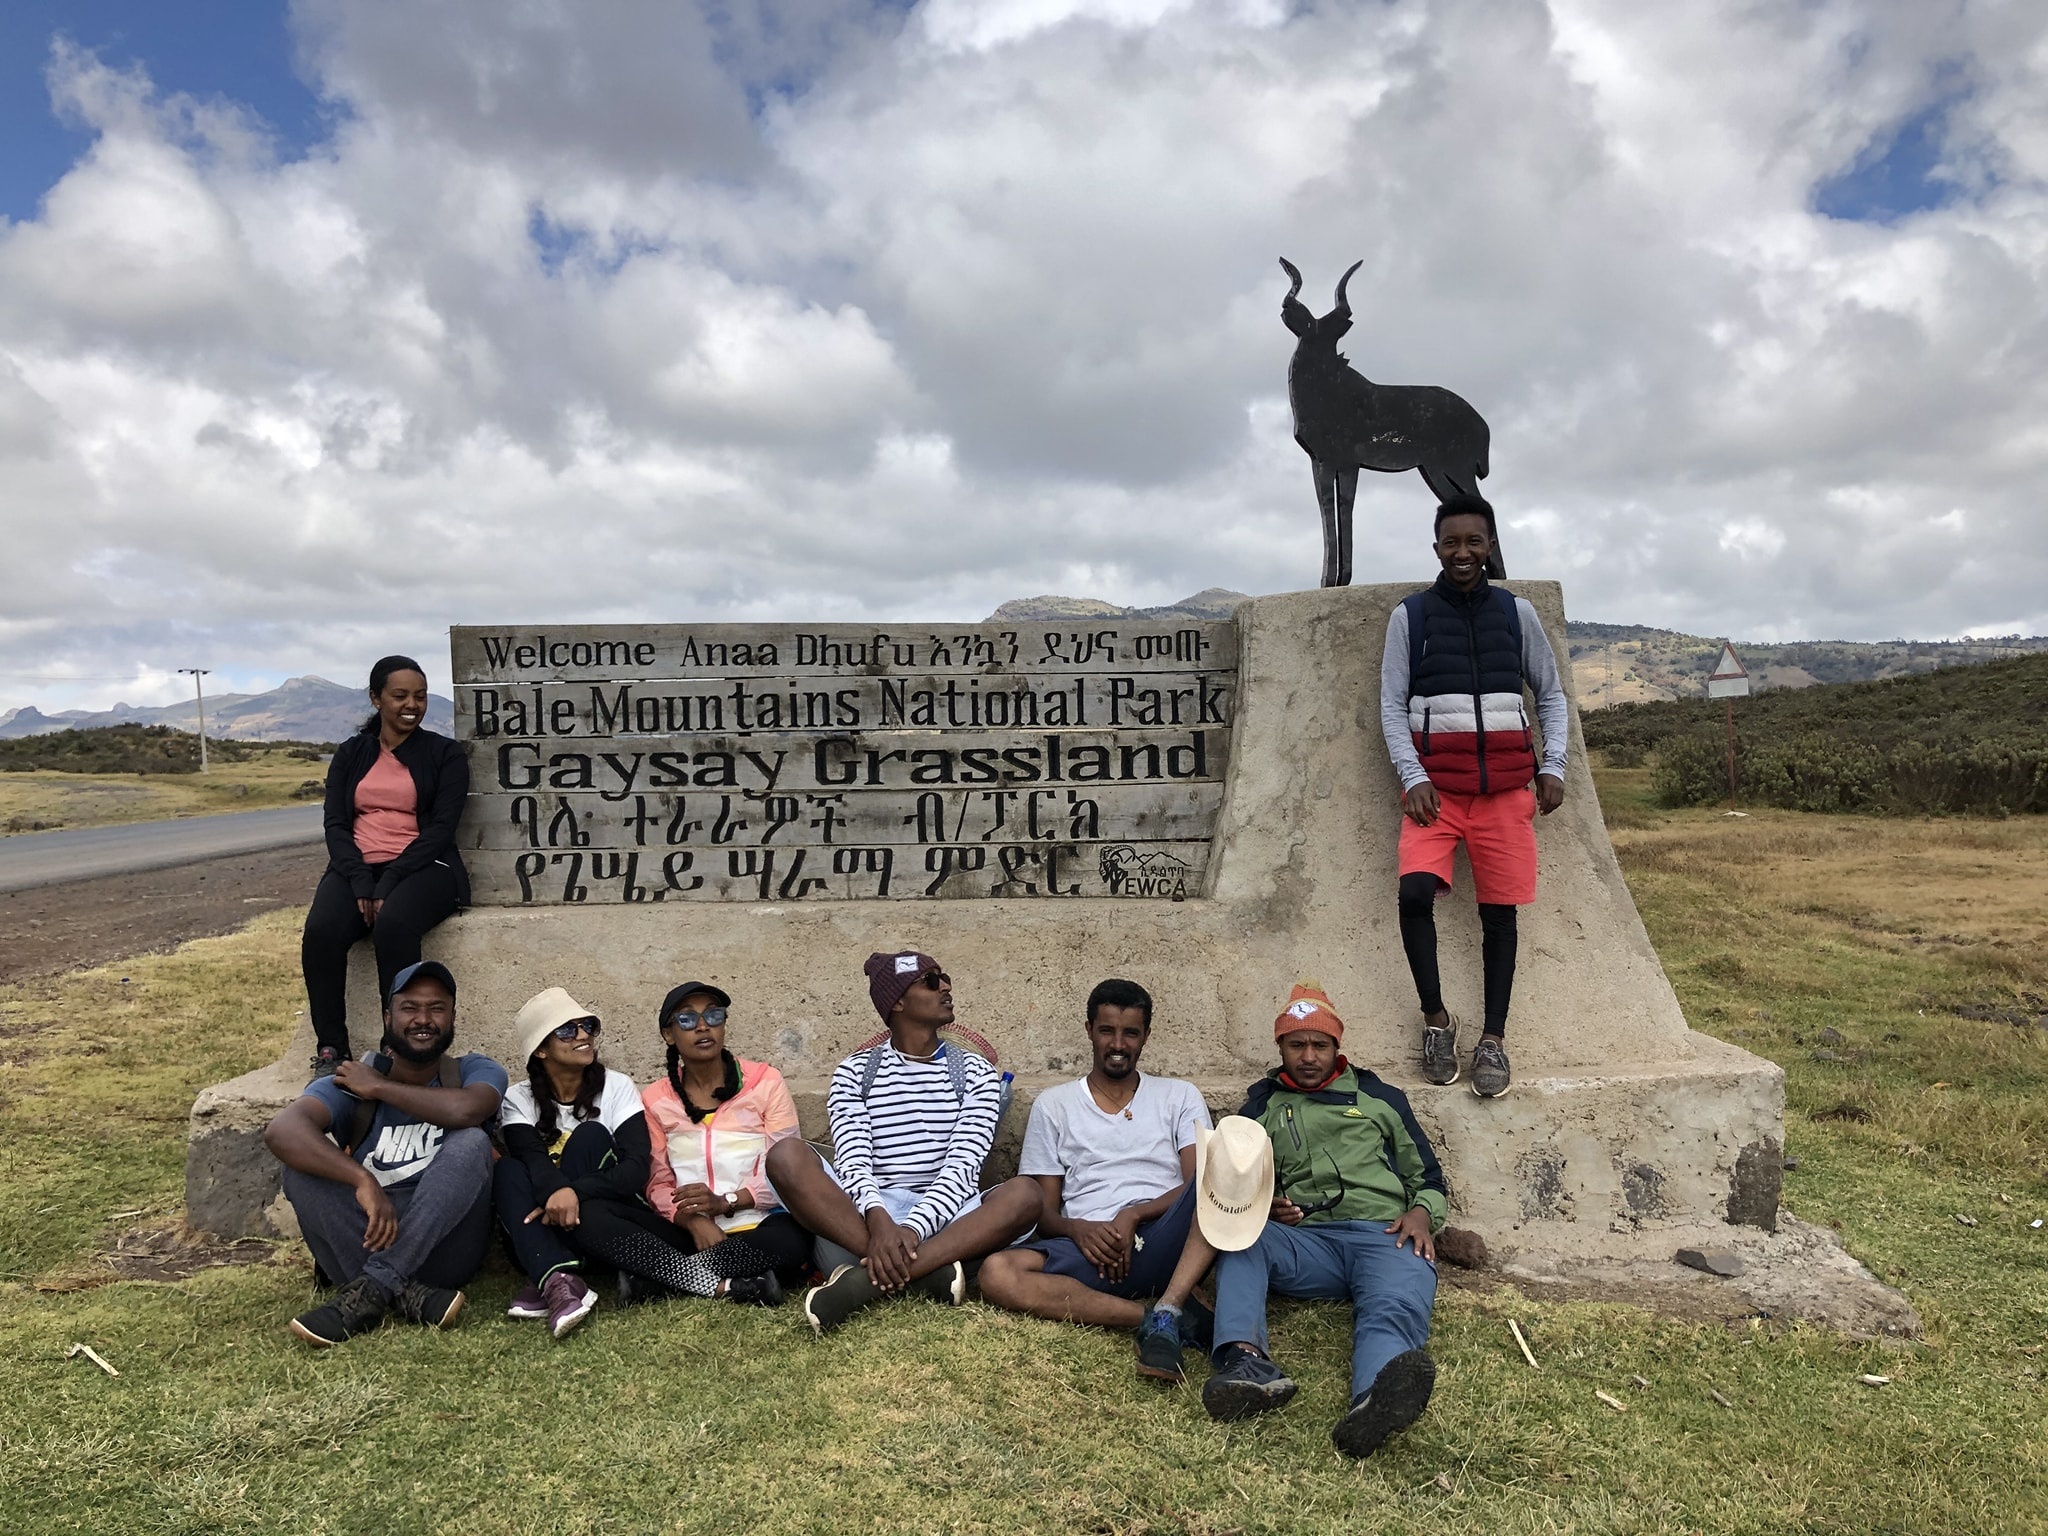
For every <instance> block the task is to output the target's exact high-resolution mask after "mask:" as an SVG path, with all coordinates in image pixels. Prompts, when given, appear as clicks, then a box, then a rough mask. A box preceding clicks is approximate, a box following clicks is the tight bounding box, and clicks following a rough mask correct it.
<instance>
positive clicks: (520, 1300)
mask: <svg viewBox="0 0 2048 1536" xmlns="http://www.w3.org/2000/svg"><path fill="white" fill-rule="evenodd" d="M505 1315H506V1316H507V1317H516V1318H518V1319H519V1320H520V1321H521V1322H523V1323H537V1322H539V1321H540V1320H541V1319H542V1318H544V1317H546V1316H547V1315H548V1299H547V1297H545V1296H543V1295H542V1294H541V1293H540V1287H539V1286H537V1285H529V1286H528V1287H527V1288H526V1289H525V1290H523V1291H521V1292H520V1293H519V1294H518V1295H517V1296H514V1297H513V1298H512V1305H511V1306H509V1307H507V1308H506V1309H505Z"/></svg>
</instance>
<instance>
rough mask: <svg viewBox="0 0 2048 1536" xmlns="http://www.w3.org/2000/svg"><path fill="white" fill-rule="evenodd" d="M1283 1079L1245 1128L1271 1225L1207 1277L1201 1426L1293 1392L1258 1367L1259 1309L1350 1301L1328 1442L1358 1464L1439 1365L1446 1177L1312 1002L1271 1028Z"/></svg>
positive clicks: (1310, 997) (1263, 1092) (1406, 1419)
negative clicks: (1262, 1161) (1268, 1152)
mask: <svg viewBox="0 0 2048 1536" xmlns="http://www.w3.org/2000/svg"><path fill="white" fill-rule="evenodd" d="M1273 1037H1274V1039H1275V1040H1276V1041H1277V1042H1278V1044H1279V1047H1280V1065H1279V1066H1278V1067H1277V1068H1275V1069H1274V1070H1273V1071H1271V1072H1269V1073H1267V1074H1266V1075H1265V1076H1264V1077H1263V1078H1261V1079H1260V1080H1259V1081H1258V1082H1256V1083H1254V1084H1253V1085H1252V1088H1251V1093H1250V1096H1249V1098H1248V1099H1247V1100H1246V1102H1245V1106H1244V1108H1243V1109H1242V1110H1241V1111H1240V1113H1241V1114H1243V1115H1244V1116H1246V1117H1247V1118H1248V1119H1252V1120H1256V1121H1258V1122H1259V1123H1260V1124H1261V1125H1262V1126H1264V1127H1265V1130H1266V1134H1267V1136H1269V1137H1270V1138H1271V1139H1272V1142H1273V1172H1274V1184H1275V1185H1276V1189H1275V1192H1274V1195H1273V1206H1272V1211H1271V1219H1270V1220H1269V1221H1268V1222H1267V1223H1266V1226H1265V1230H1264V1231H1262V1232H1261V1233H1260V1234H1259V1240H1258V1241H1257V1242H1256V1243H1254V1244H1252V1245H1251V1246H1250V1247H1249V1248H1245V1249H1243V1250H1241V1251H1239V1252H1236V1253H1224V1254H1221V1255H1219V1256H1218V1258H1217V1263H1216V1340H1217V1347H1216V1351H1215V1354H1214V1356H1213V1361H1214V1364H1215V1366H1216V1374H1215V1375H1213V1376H1211V1377H1210V1378H1209V1380H1208V1382H1207V1383H1206V1384H1205V1385H1204V1386H1203V1388H1202V1404H1203V1406H1204V1407H1206V1408H1207V1409H1208V1410H1209V1413H1210V1416H1211V1417H1213V1418H1218V1419H1240V1418H1245V1417H1247V1416H1248V1415H1251V1414H1254V1413H1264V1412H1266V1411H1267V1410H1268V1409H1272V1408H1277V1407H1279V1406H1280V1405H1281V1404H1282V1403H1284V1402H1286V1401H1287V1400H1288V1399H1289V1398H1291V1397H1292V1396H1294V1392H1295V1386H1294V1383H1293V1382H1292V1381H1290V1380H1289V1379H1288V1378H1287V1376H1286V1374H1285V1373H1284V1372H1282V1371H1281V1369H1280V1368H1279V1367H1278V1366H1277V1365H1275V1364H1274V1363H1273V1362H1272V1360H1271V1359H1270V1358H1268V1356H1267V1354H1266V1295H1267V1292H1268V1291H1278V1292H1279V1293H1280V1294H1281V1295H1283V1296H1297V1297H1305V1298H1308V1297H1313V1298H1326V1299H1339V1300H1341V1299H1345V1298H1349V1300H1350V1302H1351V1306H1352V1339H1351V1407H1350V1409H1349V1411H1348V1412H1346V1414H1345V1415H1344V1417H1343V1418H1342V1419H1340V1420H1339V1421H1338V1422H1337V1425H1336V1427H1335V1428H1334V1429H1333V1430H1332V1431H1331V1432H1330V1438H1331V1439H1332V1440H1334V1441H1335V1442H1336V1445H1337V1449H1338V1450H1340V1451H1342V1452H1343V1453H1344V1454H1345V1455H1347V1456H1369V1455H1371V1454H1372V1453H1373V1452H1374V1451H1376V1450H1378V1449H1379V1447H1380V1445H1381V1444H1382V1443H1383V1442H1384V1441H1385V1440H1386V1438H1387V1437H1388V1436H1389V1435H1391V1434H1393V1433H1394V1432H1395V1431H1397V1430H1401V1429H1405V1428H1407V1427H1408V1426H1409V1425H1410V1424H1412V1423H1414V1422H1415V1420H1416V1419H1418V1418H1420V1417H1421V1415H1422V1410H1423V1409H1424V1408H1426V1407H1427V1406H1428V1405H1429V1394H1430V1390H1431V1389H1432V1388H1433V1387H1434V1386H1435V1384H1436V1363H1435V1362H1434V1361H1433V1360H1431V1359H1430V1357H1429V1353H1428V1351H1427V1350H1426V1349H1425V1348H1424V1347H1423V1346H1424V1345H1426V1344H1427V1343H1428V1342H1429V1315H1430V1310H1431V1308H1432V1307H1433V1306H1434V1305H1435V1303H1436V1243H1435V1236H1436V1233H1437V1232H1438V1231H1439V1230H1440V1229H1441V1228H1442V1226H1443V1224H1444V1216H1445V1214H1446V1205H1445V1201H1444V1181H1443V1173H1442V1171H1441V1170H1440V1169H1439V1168H1438V1167H1437V1161H1436V1154H1435V1153H1434V1152H1433V1151H1432V1150H1431V1149H1430V1145H1429V1139H1428V1138H1427V1137H1426V1136H1424V1135H1423V1134H1422V1127H1421V1126H1419V1125H1417V1124H1416V1123H1415V1116H1414V1115H1413V1114H1412V1113H1411V1112H1410V1111H1409V1108H1408V1099H1407V1096H1406V1095H1405V1094H1403V1093H1402V1092H1401V1091H1400V1090H1399V1089H1398V1088H1392V1087H1389V1086H1388V1085H1387V1084H1385V1083H1383V1082H1381V1081H1380V1080H1379V1079H1378V1078H1377V1077H1375V1076H1374V1075H1373V1074H1372V1073H1370V1072H1367V1071H1365V1070H1363V1069H1362V1068H1356V1067H1353V1066H1351V1065H1350V1064H1349V1063H1348V1062H1347V1061H1346V1060H1345V1059H1344V1057H1343V1055H1342V1054H1341V1053H1340V1051H1339V1042H1341V1041H1342V1039H1343V1037H1344V1021H1343V1020H1342V1019H1340V1018H1338V1017H1337V1011H1336V1009H1334V1008H1333V1007H1331V1006H1330V1000H1329V998H1328V997H1326V996H1325V995H1324V994H1323V991H1322V989H1321V988H1319V987H1317V986H1315V985H1314V984H1313V983H1310V982H1303V983H1301V984H1300V985H1298V986H1296V987H1295V989H1294V995H1293V996H1292V997H1291V998H1289V999H1288V1003H1287V1007H1286V1009H1285V1010H1284V1011H1283V1012H1282V1013H1281V1015H1280V1017H1279V1018H1278V1019H1277V1020H1276V1021H1275V1022H1274V1026H1273Z"/></svg>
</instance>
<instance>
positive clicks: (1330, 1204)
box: [1294, 1151, 1350, 1216]
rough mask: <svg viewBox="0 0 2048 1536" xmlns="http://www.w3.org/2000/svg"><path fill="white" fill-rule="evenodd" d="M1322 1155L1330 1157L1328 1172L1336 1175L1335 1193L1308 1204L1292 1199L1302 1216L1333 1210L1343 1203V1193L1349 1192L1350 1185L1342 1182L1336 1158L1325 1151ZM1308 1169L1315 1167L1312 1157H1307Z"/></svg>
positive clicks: (1342, 1176)
mask: <svg viewBox="0 0 2048 1536" xmlns="http://www.w3.org/2000/svg"><path fill="white" fill-rule="evenodd" d="M1323 1155H1324V1156H1325V1157H1328V1158H1329V1159H1330V1172H1332V1173H1334V1174H1336V1175H1337V1193H1335V1194H1334V1195H1332V1196H1330V1198H1329V1199H1327V1200H1317V1201H1314V1202H1313V1203H1311V1204H1308V1205H1303V1204H1302V1203H1301V1202H1300V1201H1299V1200H1296V1201H1294V1208H1295V1209H1296V1210H1298V1211H1300V1212H1301V1214H1302V1215H1304V1216H1314V1215H1316V1214H1317V1213H1318V1212H1321V1211H1332V1210H1335V1209H1336V1208H1337V1207H1338V1206H1340V1205H1342V1204H1343V1203H1344V1197H1345V1195H1347V1194H1348V1193H1350V1186H1349V1185H1348V1184H1346V1183H1345V1182H1344V1170H1343V1169H1342V1168H1339V1167H1338V1166H1337V1159H1336V1158H1335V1157H1333V1156H1331V1155H1330V1153H1329V1152H1327V1151H1325V1152H1324V1154H1323ZM1309 1169H1310V1171H1311V1172H1313V1171H1314V1169H1315V1159H1314V1158H1310V1159H1309Z"/></svg>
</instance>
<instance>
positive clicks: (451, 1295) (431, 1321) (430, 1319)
mask: <svg viewBox="0 0 2048 1536" xmlns="http://www.w3.org/2000/svg"><path fill="white" fill-rule="evenodd" d="M468 1300H469V1298H468V1297H467V1296H464V1295H463V1294H462V1292H460V1291H451V1290H448V1289H446V1288H444V1287H442V1286H438V1285H421V1284H420V1283H419V1281H417V1280H408V1281H407V1282H406V1283H405V1289H404V1290H402V1291H400V1292H399V1293H398V1299H397V1300H396V1301H394V1302H392V1303H391V1310H392V1311H394V1312H396V1313H397V1314H398V1315H399V1316H400V1317H402V1318H404V1319H405V1320H406V1321H407V1322H408V1323H418V1324H419V1325H420V1326H421V1327H423V1328H453V1327H454V1326H455V1319H456V1318H458V1317H460V1316H461V1315H462V1308H463V1304H464V1303H465V1302H467V1301H468Z"/></svg>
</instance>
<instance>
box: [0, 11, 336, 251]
mask: <svg viewBox="0 0 2048 1536" xmlns="http://www.w3.org/2000/svg"><path fill="white" fill-rule="evenodd" d="M288 22H289V18H288V15H287V10H286V7H285V6H284V5H283V4H282V3H275V4H257V5H252V4H249V3H248V0H177V3H176V4H174V5H173V4H166V3H164V0H7V3H6V4H5V5H0V216H4V217H6V218H9V219H30V218H34V217H35V215H36V210H37V206H38V204H40V202H41V201H42V198H43V195H44V194H45V193H47V192H48V191H49V190H50V188H51V187H53V186H55V185H56V183H57V182H58V181H59V180H60V179H62V177H63V175H64V173H65V172H66V171H68V170H70V169H71V167H72V166H73V165H74V164H75V163H76V162H77V160H78V158H79V156H80V155H82V154H84V153H85V150H86V148H87V146H88V145H89V144H90V142H91V135H89V134H88V133H87V132H86V131H85V130H84V129H82V128H80V127H78V126H76V125H74V124H70V123H64V122H60V121H59V120H58V118H57V115H56V113H55V112H54V111H53V110H52V109H51V106H50V88H49V82H48V80H47V79H46V78H45V76H46V72H47V71H48V69H49V66H50V46H51V43H52V41H53V40H54V39H55V38H56V37H58V36H59V35H60V34H61V35H62V36H64V37H68V38H69V39H70V40H71V41H72V42H73V43H74V44H75V45H77V46H78V47H80V48H82V49H85V50H86V51H88V52H91V53H94V54H97V55H98V57H99V58H100V60H101V61H102V62H104V63H106V64H108V65H110V66H112V67H114V68H116V69H125V68H128V67H130V66H131V65H135V64H140V65H141V66H142V67H143V68H144V69H145V70H147V71H148V72H149V76H150V78H151V79H152V80H153V81H154V82H155V83H156V88H157V90H158V91H159V92H160V93H162V94H165V95H171V94H176V93H180V92H182V93H184V94H185V95H188V96H194V97H197V98H199V99H201V100H216V99H226V100H229V101H233V102H236V103H238V104H240V105H241V106H243V107H244V108H246V109H247V110H249V111H250V112H252V113H254V114H255V115H256V116H257V117H260V118H261V119H262V120H263V121H264V123H265V124H267V125H268V126H269V128H270V131H271V132H272V134H273V135H274V136H275V138H276V141H277V146H278V152H279V153H280V154H281V155H283V156H286V157H288V158H289V157H295V156H297V155H300V154H303V153H304V152H305V150H306V148H307V147H308V146H309V145H311V144H314V143H316V142H318V141H319V140H320V139H322V138H324V137H325V136H326V131H327V128H326V117H325V114H324V113H323V111H322V108H321V105H320V102H319V100H318V99H317V98H316V97H315V96H314V94H313V93H312V91H310V90H308V89H307V87H306V84H305V82H304V81H302V80H301V79H300V78H299V76H298V72H297V70H296V69H295V67H294V63H293V43H292V37H291V31H290V27H289V24H288Z"/></svg>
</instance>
